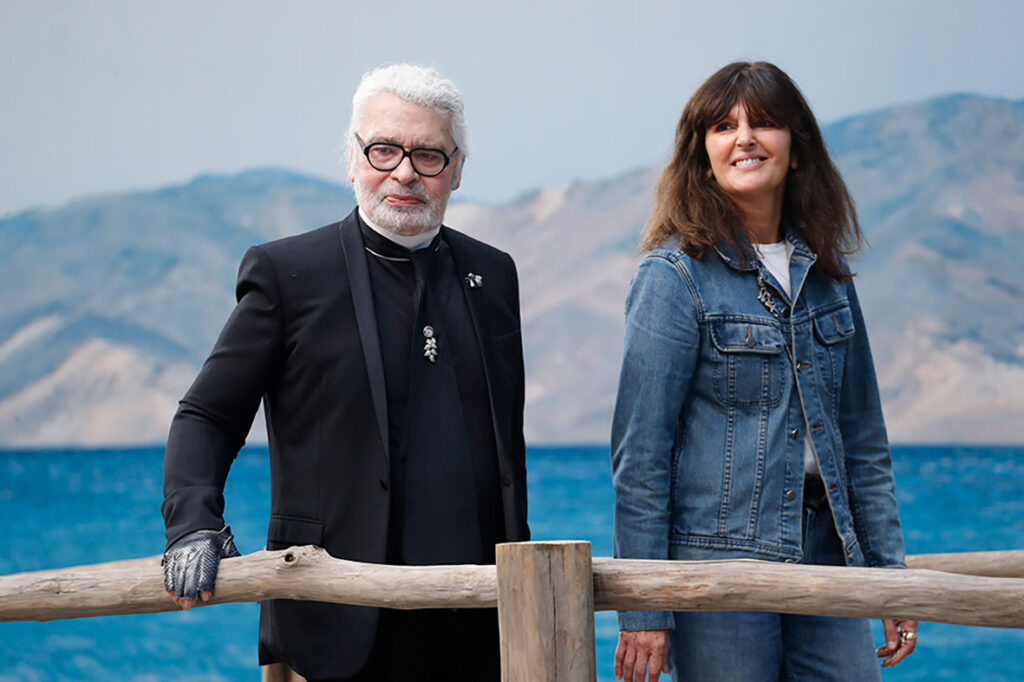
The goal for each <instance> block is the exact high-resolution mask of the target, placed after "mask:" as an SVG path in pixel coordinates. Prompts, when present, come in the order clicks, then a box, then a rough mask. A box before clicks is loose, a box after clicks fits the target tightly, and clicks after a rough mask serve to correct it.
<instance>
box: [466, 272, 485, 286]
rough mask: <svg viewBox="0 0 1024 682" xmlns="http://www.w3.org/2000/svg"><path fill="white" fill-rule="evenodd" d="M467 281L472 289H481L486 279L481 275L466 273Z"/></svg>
mask: <svg viewBox="0 0 1024 682" xmlns="http://www.w3.org/2000/svg"><path fill="white" fill-rule="evenodd" d="M465 280H466V284H468V285H469V288H470V289H479V288H480V287H482V286H483V285H484V278H483V277H481V276H480V275H475V274H473V273H472V272H469V273H466V278H465Z"/></svg>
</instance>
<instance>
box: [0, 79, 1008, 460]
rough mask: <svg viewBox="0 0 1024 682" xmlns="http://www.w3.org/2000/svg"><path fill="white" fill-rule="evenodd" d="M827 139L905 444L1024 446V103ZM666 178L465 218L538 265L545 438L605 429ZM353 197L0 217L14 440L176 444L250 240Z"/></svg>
mask: <svg viewBox="0 0 1024 682" xmlns="http://www.w3.org/2000/svg"><path fill="white" fill-rule="evenodd" d="M826 134H827V137H828V140H829V145H830V147H831V149H832V152H833V154H834V156H835V158H836V160H837V162H838V164H839V166H840V168H841V169H842V171H843V173H844V175H845V177H846V179H847V181H848V183H849V185H850V187H851V189H852V191H853V193H854V196H855V197H856V199H857V201H858V207H859V211H860V216H861V222H862V226H863V227H864V229H865V231H866V233H867V235H868V238H869V240H870V248H869V249H868V250H867V251H866V252H864V253H863V254H862V255H861V256H860V257H858V259H857V260H856V261H855V262H854V268H855V270H857V272H858V273H859V276H858V278H857V281H858V288H859V291H860V294H861V299H862V301H863V303H864V308H865V314H866V316H867V321H868V327H869V330H870V333H871V338H872V345H873V348H874V353H875V361H876V364H877V365H878V369H879V375H880V379H881V381H882V390H883V401H884V404H885V411H886V416H887V419H888V423H889V427H890V432H891V437H892V439H893V440H895V441H901V442H974V443H999V442H1003V443H1009V442H1012V443H1024V265H1022V263H1024V102H1008V101H1000V100H992V99H986V98H981V97H974V96H964V95H956V96H949V97H944V98H940V99H935V100H930V101H927V102H922V103H918V104H913V105H908V106H902V107H897V108H892V109H887V110H885V111H880V112H876V113H872V114H867V115H864V116H858V117H856V118H851V119H848V120H845V121H841V122H839V123H836V124H834V125H832V126H829V127H828V128H827V130H826ZM668 143H669V141H668V140H666V146H667V145H668ZM658 171H659V167H657V166H652V167H650V168H644V169H640V170H637V171H634V172H630V173H626V174H624V175H622V176H620V177H617V178H612V179H609V180H606V181H602V182H592V183H570V184H567V185H563V186H559V187H549V188H545V189H542V190H539V191H537V192H533V193H530V194H527V195H525V196H522V197H520V198H518V199H516V200H514V201H512V202H509V203H507V204H503V205H498V206H488V205H478V204H473V203H456V204H453V205H452V206H451V207H450V208H449V212H448V217H447V219H446V222H447V223H448V224H449V225H452V226H453V227H456V228H459V229H463V230H464V231H466V232H469V233H471V234H473V235H475V236H478V237H480V238H482V239H485V240H487V241H490V242H491V243H493V244H495V245H497V246H499V247H501V248H503V249H505V250H507V251H509V252H510V253H511V254H512V255H513V256H514V257H515V259H516V261H517V263H518V265H519V274H520V280H521V286H522V306H523V320H524V339H525V343H526V355H527V358H526V360H527V382H528V386H527V438H528V440H529V441H530V442H531V443H534V444H540V443H556V442H602V441H605V440H606V439H607V437H608V431H609V424H610V420H611V410H612V404H613V401H614V396H615V384H616V380H617V373H618V363H619V354H620V352H621V343H622V342H621V337H622V309H623V301H624V298H625V292H626V288H627V286H628V283H629V279H630V277H631V275H632V272H633V269H634V267H635V265H636V256H635V253H634V250H635V244H636V240H637V236H638V234H639V232H640V229H641V226H642V224H643V221H644V218H645V216H646V214H647V211H648V208H649V206H650V203H651V199H652V196H653V188H654V183H655V180H656V177H657V174H658ZM468 172H472V167H470V168H469V170H468ZM352 206H353V199H352V195H351V192H350V191H349V189H347V188H345V187H342V186H340V185H334V184H330V183H326V182H323V181H319V180H315V179H311V178H308V177H304V176H300V175H296V174H293V173H289V172H286V171H280V170H257V171H250V172H246V173H242V174H240V175H236V176H233V177H212V176H204V177H200V178H197V179H196V180H194V181H192V182H190V183H188V184H186V185H183V186H178V187H168V188H165V189H160V190H157V191H152V192H141V193H133V194H125V195H119V196H106V197H98V198H92V199H86V200H81V201H75V202H72V203H70V204H68V205H66V206H64V207H62V208H58V209H54V210H33V211H27V212H24V213H21V214H18V215H15V216H13V217H11V218H8V219H5V220H2V221H0V291H2V292H3V294H2V297H0V446H8V447H10V446H35V445H38V446H43V445H82V446H85V445H90V446H93V445H108V444H135V443H157V442H162V441H163V439H164V438H165V436H166V430H167V426H168V424H169V422H170V417H171V415H172V414H173V412H174V409H175V406H176V403H177V400H178V399H179V398H180V397H181V395H182V394H183V393H184V391H185V389H186V388H187V387H188V385H189V383H190V382H191V380H192V378H193V377H194V375H195V373H196V371H197V370H198V367H199V365H200V364H201V363H202V361H203V359H204V358H205V356H206V354H207V353H208V352H209V350H210V348H211V346H212V344H213V342H214V340H215V338H216V335H217V332H218V330H219V328H220V326H221V324H222V323H223V321H224V319H225V318H226V316H227V314H228V312H229V311H230V309H231V307H232V305H233V303H234V298H233V285H234V275H235V272H236V268H237V265H238V261H239V260H240V258H241V256H242V254H243V252H244V251H245V249H246V248H247V247H248V246H249V245H251V244H255V243H259V242H263V241H267V240H269V239H274V238H276V237H279V236H283V235H287V234H293V233H296V232H300V231H303V230H307V229H311V228H313V227H317V226H319V225H322V224H325V223H328V222H332V221H334V220H337V219H338V218H340V217H341V216H343V215H345V214H346V213H347V212H348V211H349V210H350V209H351V208H352ZM258 421H259V420H258ZM263 438H265V434H264V433H263V431H262V426H261V425H258V426H257V427H256V429H255V430H254V433H253V435H252V436H251V439H253V440H261V439H263Z"/></svg>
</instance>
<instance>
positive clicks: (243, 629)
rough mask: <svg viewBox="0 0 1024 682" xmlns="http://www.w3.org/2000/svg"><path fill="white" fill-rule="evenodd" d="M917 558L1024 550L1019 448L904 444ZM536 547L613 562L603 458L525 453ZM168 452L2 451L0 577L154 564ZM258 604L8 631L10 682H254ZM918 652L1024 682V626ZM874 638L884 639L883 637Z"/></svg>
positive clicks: (931, 628)
mask: <svg viewBox="0 0 1024 682" xmlns="http://www.w3.org/2000/svg"><path fill="white" fill-rule="evenodd" d="M893 458H894V462H895V467H896V477H897V493H898V498H899V502H900V509H901V512H902V517H903V523H904V528H905V533H906V540H907V551H908V552H909V553H912V554H920V553H929V552H953V551H983V550H996V549H1024V447H1012V448H988V447H986V448H976V447H911V446H903V447H896V448H894V451H893ZM528 470H529V492H530V496H529V497H530V525H531V528H532V531H533V534H534V538H535V539H538V540H552V539H582V540H589V541H590V542H591V543H593V550H594V555H595V556H610V555H611V553H612V542H611V529H612V490H611V480H610V473H609V465H608V449H607V448H606V447H557V448H555V447H533V448H530V449H529V452H528ZM161 477H162V450H161V449H160V448H146V449H132V450H88V451H87V450H45V451H6V452H0V519H2V525H0V528H2V531H0V574H8V573H15V572H20V571H31V570H38V569H45V568H58V567H64V566H73V565H79V564H90V563H98V562H104V561H114V560H118V559H129V558H136V557H144V556H152V555H155V554H159V553H160V552H161V551H162V549H163V533H162V523H161V519H160V501H161V485H162V484H161ZM269 488H270V484H269V465H268V460H267V452H266V450H265V449H261V448H250V449H246V450H244V451H243V452H242V453H241V454H240V455H239V458H238V460H237V462H236V463H235V465H234V468H233V469H232V471H231V476H230V478H229V481H228V489H227V491H226V498H227V501H228V506H227V520H228V522H229V523H230V524H231V526H232V528H233V529H234V532H235V537H236V541H237V543H238V546H239V549H240V550H241V551H242V552H243V553H248V552H252V551H255V550H258V549H260V548H261V547H262V546H263V543H264V539H265V537H266V523H267V517H268V514H269V497H270V490H269ZM256 618H257V606H256V605H255V604H228V605H219V606H214V607H209V608H202V609H196V610H193V611H190V612H187V613H185V612H178V613H163V614H152V615H139V616H121V617H108V618H84V619H75V620H66V621H54V622H50V623H0V682H7V681H12V682H13V681H14V680H17V681H18V682H25V681H33V680H79V679H84V680H99V679H120V680H137V681H140V682H143V681H144V682H149V681H154V682H155V681H157V680H191V681H195V682H199V681H202V682H214V681H227V680H258V679H259V671H258V669H257V665H256ZM596 632H597V665H598V679H599V680H602V681H608V682H610V681H611V680H612V679H613V674H612V665H611V661H612V655H613V653H614V649H615V640H616V637H617V628H616V623H615V617H614V614H612V613H599V614H597V616H596ZM919 632H920V643H919V644H918V647H917V652H916V653H915V654H914V655H913V656H912V657H910V658H909V659H908V660H907V661H905V662H904V663H902V664H900V665H899V666H898V667H896V668H895V669H887V670H886V671H885V672H884V679H885V680H891V681H897V680H986V681H990V682H994V681H997V680H1008V681H1009V680H1014V681H1017V680H1022V679H1024V659H1022V658H1021V657H1020V651H1021V650H1022V649H1024V630H1004V629H995V628H977V627H961V626H952V625H941V624H934V623H924V624H922V625H921V629H920V631H919ZM877 635H878V632H877V630H876V637H877Z"/></svg>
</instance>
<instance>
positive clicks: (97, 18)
mask: <svg viewBox="0 0 1024 682" xmlns="http://www.w3.org/2000/svg"><path fill="white" fill-rule="evenodd" d="M1022 34H1024V5H1022V3H1021V2H1020V0H976V1H974V2H960V1H944V0H909V1H902V0H860V1H859V2H851V1H850V0H807V1H805V0H794V1H785V0H781V1H779V2H764V1H763V0H762V1H758V2H753V1H750V2H748V1H743V0H717V1H713V2H709V1H705V2H699V3H698V2H688V1H686V0H672V1H667V2H661V1H654V2H644V1H642V0H634V1H632V2H622V1H620V2H605V1H604V0H589V1H584V0H578V1H577V0H571V1H566V2H559V1H558V0H547V1H545V2H531V1H522V0H520V1H517V0H503V1H502V2H500V3H490V2H487V1H486V0H474V1H467V2H462V1H460V0H431V1H430V2H424V1H423V0H418V1H416V2H406V1H405V0H388V2H363V3H355V2H341V1H338V2H271V1H269V0H263V1H253V0H249V1H246V2H241V1H234V2H224V1H210V0H201V1H193V0H176V1H175V2H173V3H168V2H166V1H163V2H155V1H150V0H124V1H115V0H107V1H103V0H97V1H93V2H84V1H83V2H76V1H74V0H68V1H57V0H0V92H2V96H3V105H2V106H0V129H2V133H0V159H2V160H3V170H2V171H0V173H2V175H0V217H3V216H7V215H11V214H12V213H14V212H17V211H20V210H23V209H25V208H28V207H31V206H36V205H44V206H51V205H58V204H61V203H64V202H65V201H67V200H69V199H72V198H77V197H81V196H86V195H90V194H96V193H102V192H111V191H122V190H129V189H140V188H150V187H157V186H161V185H165V184H169V183H177V182H182V181H185V180H187V179H189V178H191V177H193V176H195V175H197V174H199V173H205V172H214V173H233V172H236V171H238V170H241V169H245V168H251V167H256V166H268V165H275V166H284V167H287V168H291V169H294V170H297V171H300V172H304V173H309V174H312V175H316V176H320V177H325V178H331V179H334V180H338V181H341V180H343V177H344V172H343V168H341V167H340V166H339V165H338V159H339V156H340V153H339V149H340V139H339V138H340V136H341V134H342V133H343V132H344V130H345V128H346V125H347V119H348V113H349V103H350V98H351V94H352V91H353V90H354V88H355V86H356V84H357V83H358V80H359V77H360V75H361V74H362V73H363V72H364V71H366V70H368V69H370V68H372V67H374V66H377V65H379V64H382V63H385V62H392V61H414V62H418V63H422V64H429V65H433V66H436V67H437V68H439V69H440V70H441V71H442V72H444V73H445V74H446V75H448V76H449V77H450V78H451V79H452V80H453V81H455V83H456V84H457V85H458V86H459V87H460V89H461V90H462V91H463V94H464V95H465V98H466V102H467V118H468V123H469V139H470V144H471V151H472V155H471V158H470V164H469V165H468V166H467V168H466V174H465V176H464V180H463V186H462V189H461V190H460V191H459V192H458V194H457V196H458V197H461V198H463V199H469V198H473V199H479V200H487V201H504V200H507V199H510V198H512V197H514V196H516V195H518V194H520V193H522V192H524V191H526V190H529V189H532V188H536V187H540V186H545V185H551V184H558V183H563V182H567V181H570V180H574V179H581V180H587V179H596V178H604V177H609V176H612V175H615V174H618V173H620V172H622V171H625V170H628V169H631V168H633V167H636V166H640V165H646V164H650V163H659V162H662V161H663V160H665V159H666V158H667V155H668V150H669V146H670V143H671V138H672V134H673V130H674V127H675V123H676V120H677V118H678V116H679V112H680V110H681V109H682V106H683V104H684V103H685V101H686V99H687V98H688V97H689V95H690V94H691V93H692V92H693V90H694V89H695V88H696V86H697V85H699V84H700V82H701V81H703V80H704V79H705V78H706V77H707V76H708V75H710V74H711V72H712V71H714V70H715V69H717V68H718V67H720V66H722V65H724V64H725V63H727V62H729V61H732V60H734V59H765V60H769V61H773V62H775V63H776V64H778V65H779V66H780V67H782V68H783V69H784V70H786V71H787V72H788V73H789V74H790V75H791V76H792V77H793V78H794V80H795V81H796V82H797V83H798V84H799V85H800V87H801V88H802V89H803V91H804V93H805V95H806V96H807V98H808V100H809V101H810V103H811V106H812V107H813V108H814V109H815V112H816V113H817V115H818V117H819V119H820V120H821V121H823V122H830V121H834V120H836V119H839V118H843V117H846V116H849V115H851V114H855V113H860V112H865V111H869V110H873V109H877V108H880V107H885V106H889V105H892V104H899V103H904V102H910V101H914V100H919V99H923V98H927V97H930V96H933V95H938V94H945V93H950V92H973V93H980V94H986V95H993V96H999V97H1006V98H1011V99H1020V98H1022V97H1024V49H1022V48H1021V41H1020V36H1021V35H1022Z"/></svg>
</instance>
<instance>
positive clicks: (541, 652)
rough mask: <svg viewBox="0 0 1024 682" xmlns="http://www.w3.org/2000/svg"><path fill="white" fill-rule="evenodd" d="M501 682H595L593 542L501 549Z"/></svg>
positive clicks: (503, 546)
mask: <svg viewBox="0 0 1024 682" xmlns="http://www.w3.org/2000/svg"><path fill="white" fill-rule="evenodd" d="M497 567H498V627H499V631H500V633H501V679H502V682H594V680H595V679H596V675H597V669H596V667H595V665H594V575H593V571H592V567H591V556H590V543H589V542H512V543H505V544H500V545H498V547H497Z"/></svg>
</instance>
